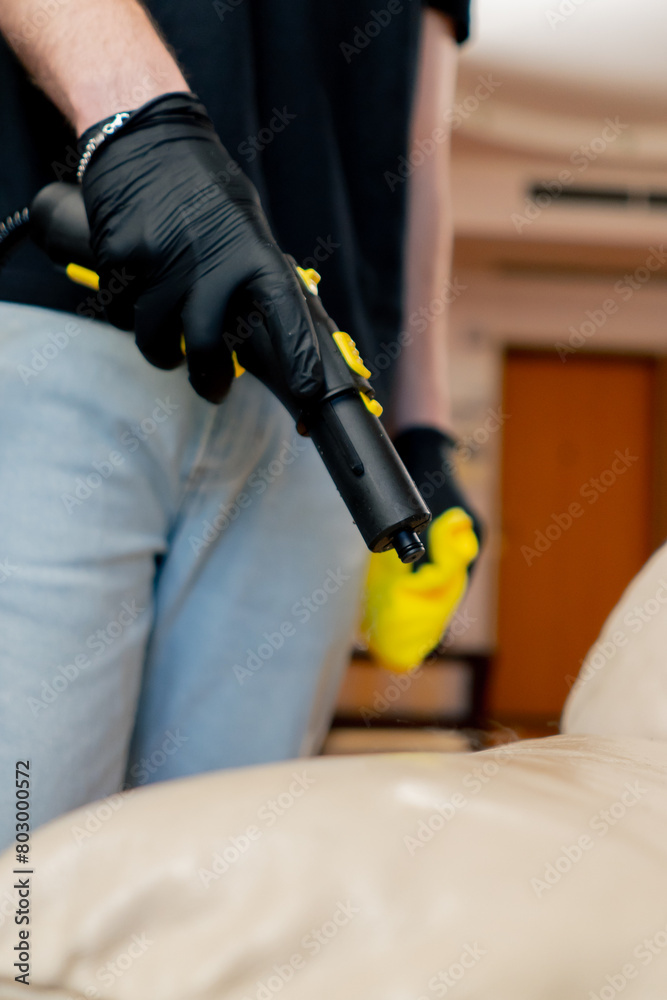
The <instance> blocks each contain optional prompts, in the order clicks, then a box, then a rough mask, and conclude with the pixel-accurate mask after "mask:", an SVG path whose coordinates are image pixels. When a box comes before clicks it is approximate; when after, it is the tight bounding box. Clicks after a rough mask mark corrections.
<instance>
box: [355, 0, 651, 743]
mask: <svg viewBox="0 0 667 1000" xmlns="http://www.w3.org/2000/svg"><path fill="white" fill-rule="evenodd" d="M474 24H475V28H474V37H473V40H472V42H471V43H470V44H469V45H467V46H466V47H465V48H464V49H463V51H462V56H461V62H460V71H459V84H458V96H457V103H456V106H455V108H454V109H453V111H452V116H451V124H452V139H451V144H452V156H453V171H454V198H453V213H454V218H455V227H456V248H455V259H454V270H453V280H452V283H451V287H450V288H449V289H448V290H447V292H446V293H445V294H446V297H447V298H448V299H450V300H451V301H452V303H453V304H452V306H451V340H452V351H453V362H452V365H453V368H452V381H453V388H454V399H455V425H456V428H457V430H458V432H459V433H460V435H461V438H462V444H461V447H460V449H459V460H460V468H461V473H462V477H463V480H464V482H465V484H466V486H467V488H468V490H469V492H470V494H471V496H472V498H474V500H475V502H476V504H477V506H478V508H479V510H480V511H481V513H482V514H483V516H484V519H485V521H486V523H487V525H488V528H489V537H488V544H487V547H486V552H485V554H484V556H483V558H482V560H481V561H480V564H479V565H478V567H477V570H476V573H475V578H474V581H473V584H472V587H471V590H470V592H469V595H468V597H467V599H466V602H465V604H464V606H463V608H462V609H461V611H460V612H459V615H458V616H457V621H456V622H455V623H454V628H453V629H452V632H451V633H450V636H449V637H448V639H447V640H446V643H445V647H446V648H445V650H444V658H443V659H442V661H441V662H440V663H438V662H434V663H432V664H430V665H429V667H430V671H431V672H430V673H428V674H427V673H426V671H425V670H424V671H422V675H423V676H422V677H421V678H418V679H417V680H416V681H415V682H414V683H413V684H412V685H411V686H408V690H407V691H406V692H403V693H401V695H400V697H396V698H395V699H393V701H392V702H391V704H389V702H388V701H387V699H384V702H381V701H379V700H378V691H381V690H382V687H383V685H384V687H385V688H386V686H387V683H388V681H387V680H386V679H385V680H384V681H382V682H380V681H378V679H377V678H375V679H373V680H370V679H369V675H368V674H365V675H363V676H364V677H365V683H366V687H365V689H363V690H362V688H360V687H359V684H358V683H357V684H356V686H354V685H353V684H352V683H351V680H350V684H348V686H347V688H346V689H345V690H344V692H343V695H342V701H341V712H342V714H343V715H346V714H347V715H348V716H349V715H350V714H353V713H352V706H353V704H354V705H356V706H357V709H358V707H359V705H360V704H361V703H362V702H363V701H364V698H365V703H366V708H367V711H368V710H370V711H373V709H372V705H373V704H375V706H376V709H375V716H376V717H377V719H378V720H379V721H380V722H382V721H387V719H389V718H390V717H395V718H399V719H400V718H401V717H404V718H419V717H420V712H421V717H423V718H424V719H426V718H428V717H429V711H431V716H432V717H435V716H438V715H440V717H442V718H443V719H447V718H449V717H450V716H451V717H456V714H457V712H463V715H464V717H465V713H466V711H467V709H465V706H464V703H467V704H468V708H469V707H470V705H469V702H470V697H471V688H470V683H469V678H468V680H466V674H465V670H463V668H461V669H459V668H460V667H461V664H464V665H465V660H466V657H468V666H469V665H470V663H471V662H472V663H473V665H474V664H475V663H477V667H478V668H480V669H481V670H482V674H484V671H485V670H486V668H487V667H488V676H487V677H486V678H485V677H482V680H483V681H484V680H486V682H487V683H486V689H485V692H484V700H485V705H484V713H485V717H486V718H488V719H490V720H491V721H492V722H494V723H496V724H498V723H499V724H503V723H505V724H508V725H525V726H527V727H528V731H531V727H532V731H536V732H542V731H543V732H554V731H555V728H556V726H557V720H558V717H559V714H560V711H561V708H562V704H563V701H564V699H565V697H566V695H567V692H568V690H569V687H570V685H571V684H572V681H573V679H574V677H575V676H576V674H577V671H578V669H579V666H580V663H581V660H582V658H583V657H584V655H585V653H586V651H587V650H588V648H589V647H590V646H591V645H592V644H593V643H594V641H595V639H596V636H597V634H598V631H599V628H600V626H601V625H602V622H603V621H604V619H605V617H606V615H607V613H608V612H609V611H610V610H611V608H612V607H613V605H614V603H615V602H616V600H617V599H618V598H619V596H620V594H621V592H622V590H623V589H624V587H625V585H626V584H627V583H628V582H629V580H630V579H631V577H632V575H633V574H634V573H635V572H636V571H637V570H638V569H639V568H640V566H641V565H642V563H643V562H644V561H645V560H646V558H647V557H648V556H649V554H650V553H651V552H652V551H653V550H654V549H655V548H656V547H657V545H659V544H660V543H661V542H662V541H663V539H664V538H665V536H666V535H667V475H666V473H665V470H666V469H667V435H666V434H665V427H666V426H667V421H666V419H665V418H666V416H667V364H666V363H665V355H666V353H667V173H666V171H665V167H666V166H667V114H666V111H667V109H666V101H665V97H666V94H667V61H666V60H665V56H664V41H665V38H667V6H665V5H664V4H661V3H660V2H659V0H635V2H634V3H632V4H628V3H627V2H625V0H503V2H502V3H500V2H498V0H477V2H476V4H475V17H474ZM434 141H439V140H438V137H437V136H436V137H434ZM428 155H429V150H428V148H427V147H424V148H422V149H414V150H412V151H411V155H410V157H409V160H408V163H406V164H404V165H403V166H404V171H405V172H406V173H409V172H410V171H411V170H417V169H419V164H420V162H422V158H423V157H424V156H428ZM433 307H434V308H436V309H437V308H439V305H438V303H435V304H434V306H433ZM666 594H667V589H666ZM638 621H639V622H641V621H642V617H641V614H639V615H638ZM638 627H641V626H637V625H636V624H633V623H628V629H627V632H628V636H631V634H632V633H633V631H634V630H635V629H636V628H638ZM610 655H613V653H612V654H610ZM457 657H458V659H457ZM475 657H477V658H478V659H477V661H475ZM480 665H481V667H480ZM438 671H439V673H438ZM483 686H484V685H483ZM362 687H363V686H362ZM364 691H365V694H364ZM478 694H479V692H478ZM355 699H356V700H355ZM383 703H384V705H385V707H384V708H382V707H381V706H382V704H383ZM478 707H479V706H478ZM477 721H479V718H478V720H477Z"/></svg>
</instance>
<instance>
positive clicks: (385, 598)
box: [362, 427, 482, 671]
mask: <svg viewBox="0 0 667 1000" xmlns="http://www.w3.org/2000/svg"><path fill="white" fill-rule="evenodd" d="M394 443H395V445H396V450H397V451H398V453H399V455H400V456H401V458H402V459H403V462H404V463H405V465H406V467H407V470H408V472H409V473H410V475H411V476H412V478H413V479H414V481H415V483H416V484H417V486H418V487H419V489H420V491H422V492H423V494H424V499H425V500H426V502H427V503H428V505H429V507H430V508H431V512H432V513H433V520H432V522H431V523H430V525H429V526H428V528H427V529H426V531H425V532H424V533H423V534H422V535H421V536H420V537H421V539H422V541H423V542H424V545H425V547H426V555H425V556H423V557H422V559H421V560H419V562H417V563H413V564H412V565H405V564H403V563H401V561H400V560H399V559H398V557H397V555H396V553H395V552H382V553H380V554H378V555H373V556H371V563H370V569H369V573H368V580H367V584H366V603H365V609H364V619H363V624H362V633H363V636H364V638H365V640H366V642H367V644H368V648H369V651H370V653H371V655H372V656H373V658H374V660H375V661H376V663H378V665H379V666H382V667H385V668H387V669H389V670H394V671H407V670H412V669H414V668H415V667H418V666H419V665H420V663H421V662H422V661H423V660H424V658H425V657H426V656H427V655H428V654H429V653H430V652H431V651H432V650H433V649H435V647H436V646H437V645H438V643H439V641H440V639H441V638H442V636H443V634H444V632H445V629H446V628H447V626H448V624H449V622H450V621H451V619H452V617H453V615H454V613H455V611H456V608H457V607H458V605H459V603H460V601H461V599H462V597H463V595H464V593H465V591H466V587H467V585H468V577H469V569H470V566H471V564H472V563H473V562H474V560H475V559H476V558H477V555H478V553H479V547H480V543H481V537H482V528H481V525H480V523H479V521H478V519H477V517H476V515H475V514H474V513H473V512H472V510H471V508H470V505H469V504H468V502H467V500H466V499H465V497H464V496H463V493H462V492H461V490H460V488H459V486H458V484H457V482H456V479H455V475H454V465H453V461H452V453H453V449H454V444H455V442H454V441H453V440H452V439H451V438H449V437H448V436H447V435H446V434H443V433H441V432H440V431H438V430H436V429H435V428H431V427H414V428H411V429H410V430H407V431H404V432H403V433H401V434H399V436H398V437H397V439H396V441H395V442H394Z"/></svg>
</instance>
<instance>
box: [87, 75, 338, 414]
mask: <svg viewBox="0 0 667 1000" xmlns="http://www.w3.org/2000/svg"><path fill="white" fill-rule="evenodd" d="M82 187H83V195H84V200H85V203H86V211H87V214H88V220H89V222H90V227H91V246H92V249H93V253H94V254H95V257H96V258H97V261H98V265H99V270H100V278H101V286H102V287H103V288H104V286H105V284H106V283H107V282H108V280H109V279H110V278H111V276H112V273H113V271H114V270H115V269H117V268H121V267H125V268H126V269H127V271H128V273H129V274H130V275H132V281H130V282H129V283H128V284H127V286H126V287H125V289H124V290H122V291H121V292H120V293H117V294H116V295H115V296H114V297H113V299H112V301H111V304H110V305H109V306H108V307H107V314H108V316H109V319H110V320H111V322H112V323H115V324H116V325H117V326H120V327H122V328H124V329H132V328H134V330H135V334H136V339H137V345H138V347H139V349H140V350H141V352H142V354H143V355H144V356H145V357H146V358H147V360H148V361H150V362H151V363H152V364H154V365H157V366H158V367H159V368H175V367H176V366H177V365H179V364H180V363H181V362H182V360H183V355H182V351H181V334H183V335H184V338H185V348H186V353H187V360H188V367H189V372H190V381H191V382H192V385H193V387H194V388H195V389H196V391H197V392H198V393H199V394H200V395H201V396H204V398H206V399H208V400H210V401H211V402H219V401H220V400H221V399H222V397H223V396H224V394H225V393H226V391H227V389H228V388H229V386H230V384H231V381H232V379H233V377H234V367H233V363H232V357H231V350H230V349H229V348H228V347H227V346H226V345H225V339H224V324H225V315H226V313H227V309H228V306H229V302H230V299H231V297H232V295H233V294H234V293H235V292H236V291H237V290H239V289H245V290H246V292H247V293H248V294H249V295H250V296H251V297H252V299H253V300H254V303H255V304H256V305H258V306H259V307H260V309H261V310H262V311H263V313H264V316H265V318H266V326H267V329H268V332H269V335H270V337H271V341H272V344H273V348H274V351H275V354H276V358H277V361H278V364H279V365H280V367H281V369H282V373H283V375H284V377H285V380H286V382H287V384H288V386H289V388H290V390H291V391H292V393H293V394H294V395H295V396H296V397H297V398H302V399H307V398H308V397H310V396H312V395H313V394H315V393H316V392H317V391H318V389H319V388H320V385H321V382H322V370H321V362H320V357H319V351H318V348H317V342H316V338H315V333H314V330H313V327H312V323H311V320H310V317H309V314H308V310H307V307H306V304H305V301H304V298H303V295H302V293H301V291H300V289H299V286H298V283H297V280H296V277H295V275H294V273H293V271H292V268H291V267H290V265H289V263H288V262H287V260H286V259H285V257H284V256H283V254H282V253H281V252H280V250H279V249H278V247H277V245H276V243H275V240H274V238H273V236H272V234H271V231H270V229H269V225H268V223H267V221H266V218H265V216H264V213H263V211H262V208H261V205H260V202H259V197H258V195H257V192H256V190H255V188H254V187H253V185H252V184H251V183H250V181H249V180H248V178H247V177H246V176H245V175H244V174H243V172H242V171H241V169H240V167H239V166H238V164H236V163H235V162H234V160H233V159H232V158H231V156H230V155H229V153H228V152H227V151H226V149H225V148H224V146H223V145H222V144H221V142H220V140H219V139H218V137H217V135H216V133H215V131H214V128H213V125H212V124H211V122H210V120H209V118H208V116H207V115H206V111H205V109H204V107H203V105H202V104H201V102H200V101H199V100H198V99H197V98H196V97H195V96H194V95H193V94H188V93H178V94H167V95H164V96H163V97H160V98H157V99H156V100H154V101H152V102H150V103H149V104H148V105H146V106H144V107H143V108H140V109H139V111H138V112H136V113H135V114H133V115H132V117H131V118H130V119H129V121H128V122H127V123H126V124H124V125H123V126H122V127H121V128H120V129H119V130H118V131H117V132H115V134H114V135H113V136H112V137H111V138H110V139H109V140H107V141H106V142H103V143H102V145H101V146H99V148H98V149H97V151H96V152H95V153H94V154H93V156H92V159H91V161H90V164H89V166H88V167H87V169H86V170H85V173H84V175H83V184H82ZM112 287H113V286H112Z"/></svg>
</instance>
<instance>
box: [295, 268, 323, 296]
mask: <svg viewBox="0 0 667 1000" xmlns="http://www.w3.org/2000/svg"><path fill="white" fill-rule="evenodd" d="M297 271H298V272H299V274H300V275H301V277H302V278H303V280H304V281H305V283H306V287H307V289H308V291H309V292H311V293H312V294H313V295H317V286H318V285H319V283H320V281H321V280H322V276H321V275H319V274H318V273H317V271H316V270H315V268H314V267H297Z"/></svg>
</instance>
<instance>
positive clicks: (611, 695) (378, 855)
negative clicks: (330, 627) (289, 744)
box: [0, 550, 667, 1000]
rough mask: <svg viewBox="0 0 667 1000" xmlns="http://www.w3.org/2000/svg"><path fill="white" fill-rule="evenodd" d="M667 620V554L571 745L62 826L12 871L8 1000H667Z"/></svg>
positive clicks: (600, 658) (312, 769) (336, 764)
mask: <svg viewBox="0 0 667 1000" xmlns="http://www.w3.org/2000/svg"><path fill="white" fill-rule="evenodd" d="M663 598H664V601H663ZM666 602H667V552H666V551H662V550H661V551H660V552H659V553H657V554H656V556H654V558H653V559H652V560H651V561H650V562H649V563H648V564H647V566H646V567H645V568H644V570H642V572H641V573H640V575H639V576H638V577H637V579H636V580H635V581H633V583H632V584H631V585H630V587H629V588H628V590H627V592H626V594H625V595H624V597H623V599H622V601H621V603H620V604H619V606H618V608H616V609H615V610H614V611H613V612H612V614H611V616H610V618H609V620H608V622H607V623H606V625H605V627H604V629H603V632H602V634H601V637H600V640H599V641H598V643H596V646H594V648H593V650H591V653H590V654H589V657H588V658H587V660H586V662H585V663H584V666H583V669H582V677H581V681H580V682H579V683H578V684H577V686H576V687H575V688H574V689H573V691H572V693H571V696H570V698H569V700H568V704H567V706H566V711H565V714H564V728H565V729H566V730H567V732H568V735H562V736H554V737H551V738H549V739H544V740H530V741H526V742H523V743H514V744H511V745H509V746H506V747H502V748H498V749H496V750H489V751H485V752H483V753H475V754H469V753H459V754H436V753H424V754H396V755H378V756H367V757H343V758H320V759H316V760H309V761H298V762H296V761H295V762H289V763H286V764H280V765H273V766H268V767H259V768H250V769H245V770H240V771H234V772H222V773H214V774H208V775H203V776H201V777H197V778H193V779H189V780H185V781H177V782H172V783H165V784H161V785H154V786H152V787H150V788H144V789H142V790H140V791H136V792H132V793H129V794H124V795H118V796H112V797H111V798H110V799H108V800H106V801H104V802H100V803H95V804H93V805H91V806H89V807H86V808H84V809H80V810H78V811H76V812H74V813H70V814H69V815H67V816H64V817H62V818H61V819H59V820H57V821H56V822H54V823H51V824H49V825H48V826H47V827H44V828H43V829H42V830H40V831H38V832H36V833H35V835H34V837H33V840H32V852H31V862H32V864H31V874H30V875H29V876H28V875H27V874H26V873H25V871H19V872H18V873H15V869H17V867H20V866H18V864H17V862H16V860H15V855H14V852H11V851H10V852H6V853H5V854H4V855H2V856H1V857H0V1000H14V998H16V997H24V996H26V995H27V994H28V995H30V996H33V997H36V998H39V1000H47V998H48V1000H65V998H72V1000H82V998H104V1000H273V998H274V997H280V998H284V1000H434V998H438V997H449V996H452V997H454V998H456V1000H579V998H581V1000H614V998H615V997H616V996H621V995H622V997H623V1000H665V998H666V997H667V671H665V669H664V663H665V660H666V659H667V603H666ZM637 622H639V623H640V624H639V625H638V624H637ZM624 638H627V641H624ZM26 879H29V885H28V888H29V895H27V894H26V892H25V888H24V887H23V886H25V882H26ZM26 898H27V900H28V902H27V904H26V903H25V902H23V901H21V899H22V900H25V899H26ZM26 906H28V907H29V910H28V912H29V918H30V924H29V931H30V936H29V939H28V940H29V954H30V982H31V986H30V988H29V990H28V991H27V990H26V987H25V986H24V985H22V984H20V983H16V982H15V978H14V977H15V976H16V975H17V974H20V969H21V958H22V957H24V958H25V939H23V940H21V939H20V938H19V933H20V930H21V929H22V928H24V927H25V925H18V924H16V923H15V914H16V911H17V908H20V909H19V913H21V912H25V910H26ZM21 949H23V951H22V950H21ZM17 961H18V962H19V965H18V967H17V966H15V965H14V963H15V962H17Z"/></svg>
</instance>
